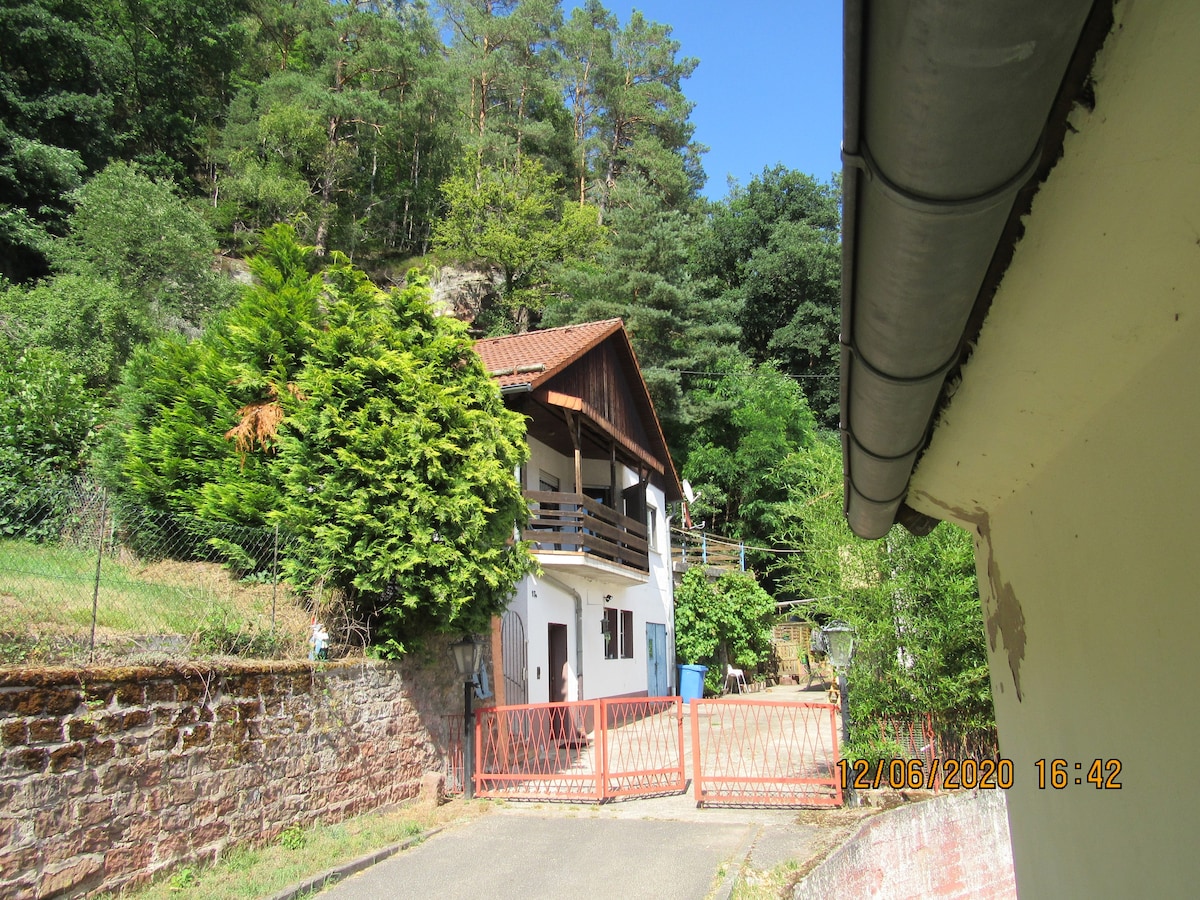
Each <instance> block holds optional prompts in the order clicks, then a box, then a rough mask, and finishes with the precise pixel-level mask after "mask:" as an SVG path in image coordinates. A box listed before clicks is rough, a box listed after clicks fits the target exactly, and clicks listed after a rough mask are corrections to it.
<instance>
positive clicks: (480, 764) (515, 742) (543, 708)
mask: <svg viewBox="0 0 1200 900" xmlns="http://www.w3.org/2000/svg"><path fill="white" fill-rule="evenodd" d="M475 742H476V744H475V746H476V753H475V759H476V761H477V763H476V775H475V794H476V796H479V797H506V798H509V799H518V800H593V801H604V800H611V799H613V798H617V797H630V796H636V795H645V794H670V793H682V792H683V791H684V790H685V789H686V787H687V780H686V775H685V769H684V765H683V707H682V703H681V701H680V699H679V698H678V697H654V698H636V699H622V700H582V701H578V702H571V703H537V704H520V705H510V706H500V707H489V708H485V709H481V710H479V711H478V712H477V713H476V721H475Z"/></svg>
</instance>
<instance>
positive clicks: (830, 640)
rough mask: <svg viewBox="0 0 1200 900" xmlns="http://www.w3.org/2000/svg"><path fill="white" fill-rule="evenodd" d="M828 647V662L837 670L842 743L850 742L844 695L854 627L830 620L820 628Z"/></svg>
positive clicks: (847, 703)
mask: <svg viewBox="0 0 1200 900" xmlns="http://www.w3.org/2000/svg"><path fill="white" fill-rule="evenodd" d="M821 634H822V635H824V637H825V646H826V647H827V648H828V653H829V664H830V665H831V666H833V668H834V670H835V671H836V672H837V678H838V696H839V697H841V701H842V744H843V745H845V744H848V743H850V703H849V699H848V697H847V696H846V672H847V670H848V669H849V668H850V658H851V657H852V656H854V629H853V628H852V627H851V626H849V625H847V624H846V623H845V622H841V621H836V622H830V623H829V624H828V625H826V626H825V627H824V628H822V629H821Z"/></svg>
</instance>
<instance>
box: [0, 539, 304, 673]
mask: <svg viewBox="0 0 1200 900" xmlns="http://www.w3.org/2000/svg"><path fill="white" fill-rule="evenodd" d="M96 563H97V553H96V551H94V550H92V551H88V550H83V549H79V548H76V547H72V546H70V545H52V544H37V543H32V542H29V541H24V540H0V664H4V663H23V662H30V661H55V659H56V658H58V657H62V656H64V655H65V656H67V657H73V656H75V655H77V653H78V652H79V648H80V645H82V648H83V650H84V651H86V649H87V645H88V643H89V642H90V640H91V630H92V612H93V600H94V601H95V613H96V616H95V618H96V636H97V637H96V639H97V644H98V645H100V646H102V647H105V648H108V649H107V655H109V656H110V657H111V656H112V655H114V654H115V655H118V656H120V655H125V654H127V653H128V652H130V651H131V650H132V651H134V652H136V651H137V650H139V649H140V650H143V651H145V650H150V651H152V650H155V649H163V650H166V651H168V652H171V651H172V650H174V651H176V652H177V651H178V649H179V647H180V646H181V645H189V646H190V645H199V644H205V643H206V644H207V645H208V648H207V649H209V650H210V651H211V652H221V649H222V647H223V646H224V645H229V646H232V644H233V643H236V642H237V641H239V640H240V641H241V642H242V643H243V644H245V643H247V642H249V641H251V640H257V641H258V642H259V643H258V645H257V646H259V648H260V650H261V649H262V648H265V647H266V646H267V645H268V644H274V643H279V644H282V647H281V649H282V650H283V652H284V653H285V655H297V654H298V653H302V652H303V648H304V646H305V645H304V642H305V640H306V637H307V623H308V614H307V612H306V611H305V610H304V608H303V604H302V602H301V600H300V598H298V597H297V596H296V595H294V594H293V593H292V592H291V591H290V590H289V589H288V588H287V586H286V585H284V584H280V585H279V586H278V588H274V589H273V587H272V585H270V584H261V583H254V584H248V583H242V582H239V581H237V580H236V579H234V578H232V577H231V576H230V574H229V573H228V571H226V569H225V568H224V567H223V566H221V565H220V564H218V563H211V562H194V563H181V562H176V561H173V560H163V561H159V562H152V563H147V562H142V561H139V560H136V559H121V558H117V557H114V556H111V555H105V556H104V557H103V558H102V559H101V560H100V579H99V588H98V589H97V581H96ZM273 603H274V607H275V622H274V629H272V621H271V619H272V604H273ZM272 634H273V635H274V640H273V641H267V637H270V636H271V635H272ZM264 636H266V637H264ZM206 638H207V640H205V639H206ZM119 648H124V649H119ZM200 649H204V647H201V648H200Z"/></svg>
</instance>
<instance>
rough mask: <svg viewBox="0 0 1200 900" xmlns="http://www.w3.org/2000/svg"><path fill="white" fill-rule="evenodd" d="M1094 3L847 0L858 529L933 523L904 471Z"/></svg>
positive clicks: (1043, 144)
mask: <svg viewBox="0 0 1200 900" xmlns="http://www.w3.org/2000/svg"><path fill="white" fill-rule="evenodd" d="M1095 6H1096V7H1098V8H1102V13H1103V14H1104V15H1106V16H1107V21H1108V22H1111V0H1097V3H1096V4H1095ZM1104 15H1102V16H1101V18H1103V17H1104ZM1096 17H1097V12H1096V10H1094V9H1093V3H1092V2H1091V0H1058V2H1056V3H1046V2H1045V0H1012V2H1006V3H962V2H961V0H910V2H899V0H890V2H872V0H847V2H846V4H845V25H844V29H845V46H844V51H845V52H844V66H845V80H844V91H845V107H844V109H845V112H844V121H843V134H844V138H843V144H842V159H843V190H844V195H843V237H842V331H841V334H842V337H841V343H842V354H841V437H842V454H843V466H844V484H845V507H844V508H845V513H846V518H847V521H848V523H849V525H850V527H851V529H852V530H853V531H854V532H855V533H856V534H858V535H859V536H861V537H865V538H881V537H883V536H884V535H885V534H887V532H888V530H889V529H890V528H891V526H892V524H893V523H894V522H896V521H902V522H904V524H905V525H906V526H907V527H909V528H910V530H912V531H914V532H917V533H921V532H925V531H928V530H929V529H930V528H932V527H933V525H934V524H936V522H935V520H933V519H929V518H927V517H925V516H922V515H921V514H919V513H916V512H914V511H913V510H910V509H909V508H908V507H907V506H904V505H903V503H904V499H905V497H906V495H907V492H908V482H909V478H910V477H911V475H912V471H913V467H914V465H915V464H916V461H917V458H918V456H919V455H920V453H921V452H922V450H924V448H925V446H926V444H927V443H928V439H929V434H930V431H931V428H932V424H933V420H934V417H935V415H936V413H937V412H938V410H939V408H940V406H939V404H940V403H942V402H944V401H945V399H946V398H947V396H948V395H947V385H948V384H949V383H950V382H951V381H952V380H953V378H954V377H955V375H956V374H957V371H958V369H959V367H960V366H961V364H962V362H963V360H964V359H965V357H966V355H967V354H968V353H969V350H970V345H971V342H972V340H973V338H974V337H975V336H977V334H978V328H979V326H980V325H981V323H982V316H983V314H985V313H986V308H987V305H988V304H989V303H990V298H991V293H992V292H994V289H995V285H996V284H998V282H999V277H1000V276H1001V275H1002V274H1003V268H1004V267H1005V266H1006V265H1007V260H1008V259H1009V258H1011V250H1012V244H1013V243H1015V240H1016V236H1017V234H1018V232H1019V221H1018V219H1019V213H1020V211H1022V210H1023V209H1025V208H1027V206H1026V203H1027V201H1028V200H1030V199H1031V198H1032V194H1033V193H1034V192H1035V191H1036V185H1037V184H1038V183H1040V180H1041V178H1043V177H1044V176H1045V174H1046V173H1047V172H1048V171H1049V168H1050V167H1051V166H1052V165H1053V162H1054V161H1055V160H1056V159H1057V157H1058V155H1059V153H1060V151H1061V133H1062V130H1063V128H1065V121H1066V111H1068V110H1069V107H1070V103H1073V102H1074V99H1075V96H1076V95H1077V94H1078V93H1079V89H1080V87H1081V83H1080V84H1076V83H1075V82H1076V81H1079V78H1078V71H1079V70H1080V64H1079V63H1078V60H1079V58H1080V56H1081V54H1084V55H1085V56H1086V59H1085V60H1084V63H1085V64H1086V68H1084V69H1083V72H1084V76H1085V77H1086V73H1087V71H1089V70H1090V65H1091V57H1092V54H1094V52H1095V47H1097V46H1099V41H1098V40H1096V41H1093V42H1091V43H1094V44H1095V46H1090V44H1089V41H1087V40H1081V35H1087V34H1091V33H1092V32H1094V31H1096V32H1099V31H1101V30H1102V33H1107V27H1104V28H1103V29H1100V28H1094V27H1091V23H1092V22H1094V20H1095V19H1096ZM1085 25H1087V26H1089V27H1087V28H1085ZM1064 98H1066V99H1067V100H1069V101H1070V102H1065V101H1064ZM1055 123H1058V124H1055ZM1060 126H1061V127H1060ZM1018 200H1021V201H1022V202H1018ZM997 260H1002V264H1001V265H997Z"/></svg>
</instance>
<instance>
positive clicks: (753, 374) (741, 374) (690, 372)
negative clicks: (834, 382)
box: [663, 369, 842, 379]
mask: <svg viewBox="0 0 1200 900" xmlns="http://www.w3.org/2000/svg"><path fill="white" fill-rule="evenodd" d="M663 371H664V372H673V373H675V374H676V375H717V376H722V377H726V378H761V377H762V374H763V373H761V372H704V371H701V370H699V369H664V370H663ZM779 374H780V375H782V376H784V377H785V378H796V379H800V378H841V377H842V376H841V375H839V374H838V373H836V372H832V373H827V374H821V375H792V374H791V373H790V372H780V373H779Z"/></svg>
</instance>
